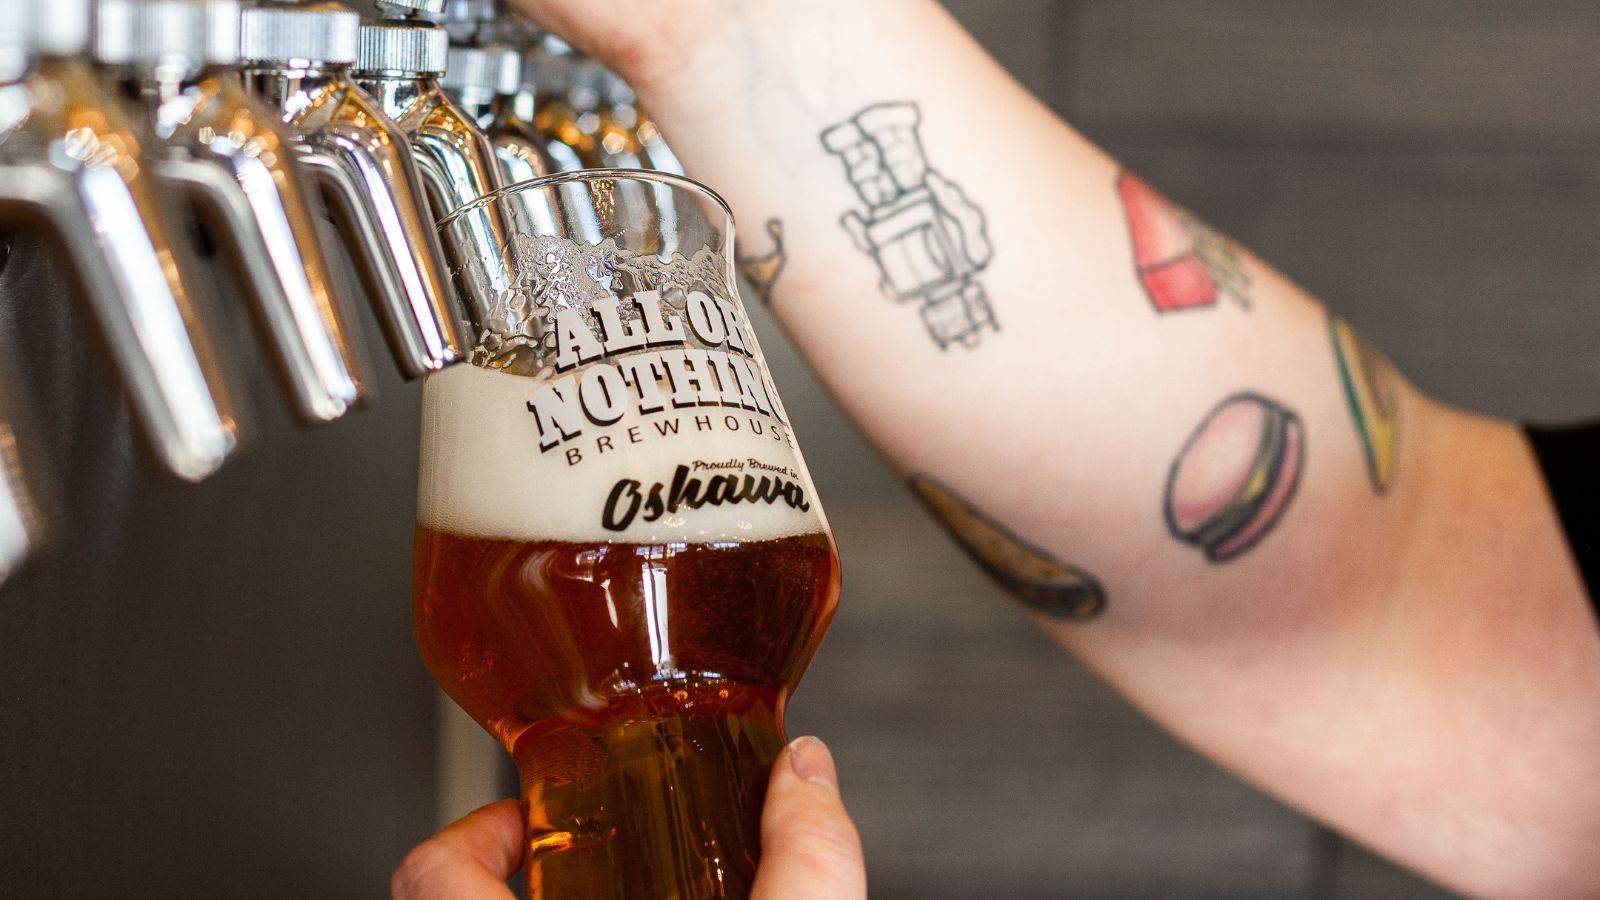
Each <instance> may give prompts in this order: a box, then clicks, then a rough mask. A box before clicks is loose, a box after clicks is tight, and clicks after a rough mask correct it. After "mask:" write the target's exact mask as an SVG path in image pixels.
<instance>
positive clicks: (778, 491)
mask: <svg viewBox="0 0 1600 900" xmlns="http://www.w3.org/2000/svg"><path fill="white" fill-rule="evenodd" d="M754 362H755V364H757V365H760V366H762V371H763V372H764V370H765V365H764V363H761V362H760V356H759V351H758V352H757V353H756V357H755V360H754ZM603 364H604V363H602V365H603ZM573 374H574V375H575V376H582V375H583V374H584V373H583V370H578V371H577V372H575V373H573ZM549 382H550V379H548V378H539V377H527V376H521V375H511V374H505V373H501V372H496V371H491V370H488V369H483V368H479V367H477V366H473V365H458V366H456V367H454V368H452V369H449V370H446V371H444V372H441V373H439V374H436V375H432V376H430V377H429V378H428V381H427V384H426V385H425V387H424V391H423V397H424V401H423V423H422V471H421V485H420V490H419V493H418V498H419V499H418V510H417V517H418V522H419V523H420V524H422V525H424V526H427V527H430V528H434V529H438V530H441V531H448V532H451V533H455V534H464V535H471V536H477V537H485V538H508V539H515V540H528V541H533V540H566V541H575V542H587V541H623V542H629V543H646V544H654V543H669V542H689V543H709V542H718V541H734V540H737V541H755V540H770V539H774V538H780V537H788V536H792V535H799V534H809V533H815V532H818V531H822V530H825V529H826V527H827V526H826V523H825V520H824V518H823V515H822V507H821V505H820V503H819V502H818V500H817V496H816V490H815V488H814V487H813V486H812V483H811V478H810V475H809V474H808V473H807V472H806V468H805V463H804V462H803V460H802V459H801V457H800V453H799V451H798V450H797V449H796V448H795V447H794V446H793V443H792V442H793V436H792V435H791V434H790V433H789V428H788V426H787V425H786V424H784V423H783V422H782V421H781V420H780V419H779V418H778V417H777V416H776V415H773V414H768V413H762V412H760V411H759V410H749V409H742V408H738V407H731V406H690V407H684V408H675V407H673V406H672V405H671V404H670V403H668V404H667V405H666V407H665V408H664V409H662V410H660V411H658V412H641V411H640V410H639V408H638V406H637V405H636V404H629V405H627V407H626V410H625V412H624V413H623V414H622V415H621V416H620V418H618V419H617V420H616V421H615V422H614V423H611V424H608V425H605V426H604V427H596V426H595V425H594V424H593V423H592V422H591V423H585V427H584V430H583V432H582V433H581V434H580V435H578V436H576V437H572V438H570V439H567V440H565V441H563V442H561V443H559V444H557V445H555V446H553V447H550V448H549V449H542V448H541V440H542V439H544V440H546V441H548V440H550V438H549V437H548V436H546V435H544V434H543V433H542V432H541V428H540V424H539V422H538V421H537V419H536V416H535V415H534V414H533V413H532V411H530V409H529V402H530V399H531V398H532V396H533V395H534V394H535V392H536V391H538V390H540V389H542V388H544V387H546V386H547V385H548V384H549ZM574 383H575V382H574ZM663 384H665V382H663ZM680 467H682V468H684V469H686V470H687V471H686V473H685V474H684V476H681V477H680V476H679V474H678V473H679V470H680ZM675 478H677V479H678V480H679V482H680V484H681V485H682V486H683V487H684V489H685V491H690V492H691V493H692V495H694V496H703V495H704V492H705V491H707V490H712V491H716V490H720V489H724V488H731V489H732V490H734V491H736V492H739V493H740V499H738V500H737V501H736V502H727V503H722V504H705V505H701V506H699V507H698V508H694V507H693V506H692V504H688V503H680V504H678V508H677V509H676V510H671V509H666V508H665V507H666V506H668V505H670V501H671V498H672V496H673V490H672V486H673V484H674V480H675ZM719 478H720V479H722V480H721V481H717V482H716V483H715V484H713V480H714V479H719ZM747 478H748V479H749V481H748V482H747V481H746V479H747ZM728 479H733V482H732V484H730V483H729V481H728ZM690 481H693V482H695V483H697V487H694V486H692V485H691V484H690V483H689V482H690ZM630 484H631V485H633V486H632V487H630V486H629V485H630ZM619 485H620V487H619ZM658 485H659V488H657V486H658ZM763 485H764V486H765V488H766V490H767V493H765V494H763V495H762V498H763V499H756V500H751V499H749V497H750V494H751V493H752V492H755V491H760V490H761V489H762V487H763ZM784 485H789V486H790V487H788V488H785V487H784ZM653 488H654V489H656V495H657V496H658V497H659V498H660V500H661V501H662V504H661V505H662V507H663V509H662V510H661V511H660V514H659V515H656V516H652V508H651V505H650V495H651V492H652V489H653ZM691 488H692V491H691V490H690V489H691ZM613 495H615V496H613ZM679 496H683V493H682V492H680V494H679ZM635 499H637V501H638V503H637V506H635V504H634V500H635ZM769 499H770V502H769ZM796 500H799V501H800V502H802V503H803V504H804V505H805V507H806V508H800V506H799V505H798V504H797V503H796V502H795V501H796ZM630 509H631V510H632V515H629V514H628V513H629V511H630Z"/></svg>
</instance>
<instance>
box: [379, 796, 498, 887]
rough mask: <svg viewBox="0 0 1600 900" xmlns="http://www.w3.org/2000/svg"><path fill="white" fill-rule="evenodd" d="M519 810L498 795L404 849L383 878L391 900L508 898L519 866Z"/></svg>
mask: <svg viewBox="0 0 1600 900" xmlns="http://www.w3.org/2000/svg"><path fill="white" fill-rule="evenodd" d="M524 850H525V847H524V846H523V840H522V811H521V807H519V806H518V805H517V801H515V800H502V801H500V802H499V803H494V804H491V805H489V806H485V807H484V808H482V809H480V810H478V811H476V812H474V813H470V814H469V815H467V816H466V817H465V818H463V819H461V820H459V821H456V822H453V823H451V824H449V825H446V826H445V827H444V829H443V830H442V831H440V832H439V833H438V834H436V835H434V836H433V837H431V838H429V839H428V840H427V841H425V842H423V843H422V844H420V845H418V846H417V848H416V849H415V850H412V851H411V852H410V853H408V854H406V858H405V860H404V861H402V862H401V863H400V868H398V869H395V871H394V877H393V878H392V879H390V881H389V893H390V895H391V896H393V897H394V900H513V898H514V895H513V894H512V893H511V891H509V890H507V889H506V879H507V878H510V877H511V876H512V875H513V874H515V873H516V871H517V870H518V869H520V868H522V856H523V853H524Z"/></svg>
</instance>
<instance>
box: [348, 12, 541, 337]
mask: <svg viewBox="0 0 1600 900" xmlns="http://www.w3.org/2000/svg"><path fill="white" fill-rule="evenodd" d="M409 5H412V6H418V7H421V6H429V7H431V8H434V9H437V7H438V6H441V5H442V0H438V2H436V3H430V2H429V0H417V2H415V3H409ZM448 50H449V35H448V34H447V33H446V32H445V30H444V29H443V28H441V27H439V26H437V25H435V24H434V23H432V22H429V21H427V20H425V19H420V18H415V17H407V18H398V19H387V18H386V19H379V20H377V21H373V22H368V23H367V24H365V25H363V26H362V27H361V53H360V55H359V57H358V58H357V60H356V65H355V75H356V80H357V82H358V83H359V84H360V85H361V86H362V88H364V89H365V90H366V91H367V92H368V93H370V94H371V95H372V96H373V97H375V98H377V100H378V102H379V104H380V105H381V106H382V108H383V111H384V112H385V113H387V114H388V115H389V116H390V117H392V118H393V119H394V121H395V122H396V123H397V124H398V125H399V126H400V129H401V130H402V131H403V132H405V133H406V134H407V135H409V136H410V138H411V147H412V151H413V154H414V156H415V158H416V161H417V167H418V169H420V170H421V172H422V178H423V182H424V183H425V184H426V185H427V187H428V193H429V196H430V197H431V198H432V200H433V205H434V210H435V213H436V214H437V215H439V216H443V215H446V214H448V213H450V212H452V211H454V210H457V209H459V208H461V207H465V206H467V205H468V204H470V203H472V202H473V201H474V200H477V199H478V198H480V197H482V196H484V195H485V194H488V193H490V192H492V191H494V190H496V189H498V188H500V187H501V186H502V185H503V184H504V181H503V179H502V178H501V176H500V167H499V164H498V163H497V162H496V159H495V154H494V148H493V147H492V146H491V145H490V143H489V139H488V138H487V137H485V136H484V134H483V132H482V131H480V130H479V129H478V126H477V123H476V122H474V121H473V120H472V119H471V118H470V117H469V116H468V115H467V114H466V113H465V112H462V110H461V109H460V107H458V106H456V105H455V104H454V103H452V102H450V99H449V98H448V97H446V96H445V94H444V91H443V90H442V89H440V87H439V82H438V80H437V79H438V76H439V75H440V74H441V73H443V72H444V70H445V65H446V61H447V53H448ZM463 223H464V225H465V227H463V228H458V229H452V234H453V235H456V236H457V237H456V238H453V239H452V242H451V243H447V244H446V246H445V253H446V255H447V256H448V257H449V259H450V262H451V265H452V266H453V267H454V268H455V269H456V271H458V272H460V273H462V274H463V277H461V278H458V279H457V283H458V286H459V287H460V289H461V290H462V292H463V294H464V296H465V299H466V301H467V305H468V309H469V312H470V313H471V316H472V321H473V322H474V323H476V322H482V321H484V320H485V319H486V318H487V317H488V316H489V315H490V314H491V311H492V310H493V309H494V305H495V302H496V300H497V299H498V297H499V295H500V293H501V292H502V291H504V290H506V289H508V288H509V287H510V286H511V285H510V284H509V283H508V282H506V278H507V273H509V272H512V271H514V270H515V267H514V266H511V265H507V264H504V262H503V260H504V255H505V254H507V253H509V252H510V250H511V248H509V247H508V246H507V239H506V234H507V229H506V228H505V225H504V223H503V222H502V221H501V220H500V214H499V212H498V211H497V209H496V208H495V207H493V206H491V205H482V206H479V207H478V208H476V209H474V210H471V211H469V212H467V213H466V214H465V217H464V219H463ZM474 269H475V270H476V274H471V273H472V271H473V270H474Z"/></svg>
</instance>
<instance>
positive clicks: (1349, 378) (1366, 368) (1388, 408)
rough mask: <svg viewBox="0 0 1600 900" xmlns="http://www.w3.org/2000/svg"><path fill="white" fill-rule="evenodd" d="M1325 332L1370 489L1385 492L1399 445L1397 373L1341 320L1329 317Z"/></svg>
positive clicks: (1398, 378)
mask: <svg viewBox="0 0 1600 900" xmlns="http://www.w3.org/2000/svg"><path fill="white" fill-rule="evenodd" d="M1328 330H1329V332H1330V333H1331V334H1332V336H1333V355H1334V358H1335V359H1336V360H1337V361H1338V363H1339V379H1340V381H1341V383H1342V384H1343V385H1344V395H1345V399H1346V400H1348V401H1349V402H1350V414H1351V415H1352V416H1354V417H1355V421H1356V434H1357V435H1358V436H1359V437H1360V438H1361V449H1362V452H1364V453H1365V454H1366V458H1367V474H1368V475H1369V476H1370V477H1371V479H1372V489H1373V490H1375V491H1377V492H1378V493H1380V494H1383V493H1386V492H1387V491H1388V490H1389V485H1390V483H1391V482H1392V481H1393V479H1394V463H1395V456H1396V448H1397V446H1398V444H1399V432H1400V427H1399V426H1400V408H1399V399H1400V384H1399V382H1400V377H1399V374H1398V373H1397V372H1395V369H1394V366H1393V365H1391V364H1390V363H1389V361H1388V360H1387V359H1384V357H1383V355H1382V354H1381V353H1379V352H1378V351H1377V350H1375V349H1373V347H1372V345H1371V344H1368V343H1367V342H1366V341H1364V340H1362V339H1361V336H1360V335H1358V334H1356V332H1355V329H1353V328H1351V327H1350V325H1349V323H1347V322H1345V321H1344V320H1343V319H1340V318H1338V317H1336V316H1329V317H1328Z"/></svg>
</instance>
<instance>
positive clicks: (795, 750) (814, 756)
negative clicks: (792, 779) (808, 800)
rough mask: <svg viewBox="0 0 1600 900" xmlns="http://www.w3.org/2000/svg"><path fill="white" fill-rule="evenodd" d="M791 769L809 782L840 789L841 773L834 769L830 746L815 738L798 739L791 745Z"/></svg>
mask: <svg viewBox="0 0 1600 900" xmlns="http://www.w3.org/2000/svg"><path fill="white" fill-rule="evenodd" d="M789 767H790V768H792V769H794V773H795V774H796V775H799V776H800V777H801V778H804V779H805V780H807V781H813V782H816V783H817V784H824V785H827V786H828V787H829V788H830V789H832V790H835V791H837V790H838V789H839V773H838V772H837V771H836V770H835V769H834V767H833V754H831V753H829V752H828V746H827V745H826V744H824V743H822V742H821V741H819V740H817V739H816V738H814V737H803V738H796V739H795V741H794V743H792V744H790V745H789Z"/></svg>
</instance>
